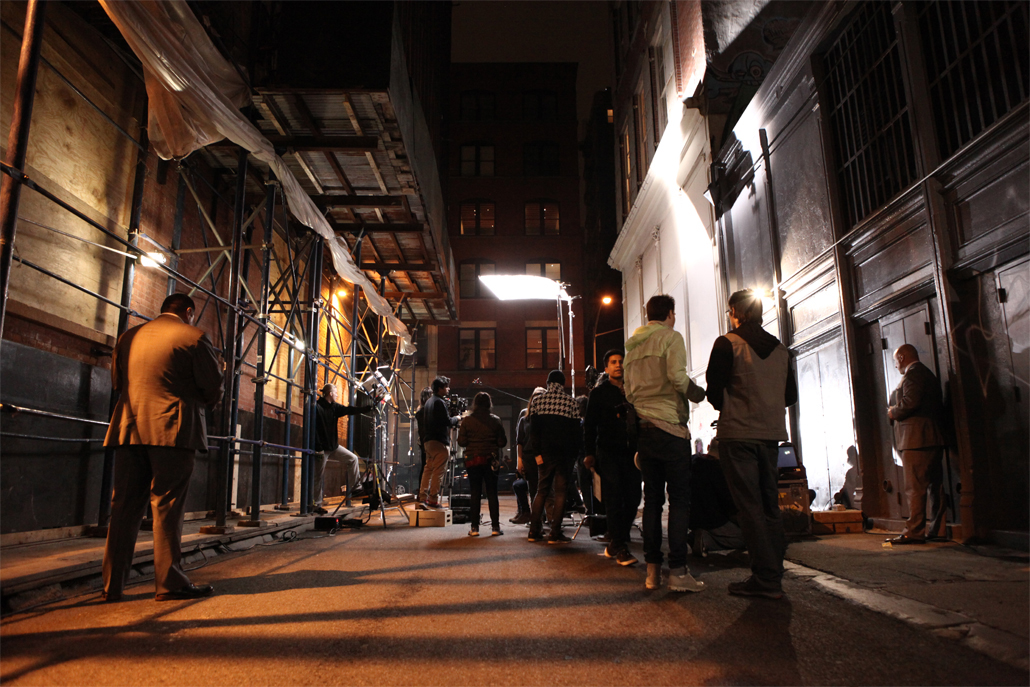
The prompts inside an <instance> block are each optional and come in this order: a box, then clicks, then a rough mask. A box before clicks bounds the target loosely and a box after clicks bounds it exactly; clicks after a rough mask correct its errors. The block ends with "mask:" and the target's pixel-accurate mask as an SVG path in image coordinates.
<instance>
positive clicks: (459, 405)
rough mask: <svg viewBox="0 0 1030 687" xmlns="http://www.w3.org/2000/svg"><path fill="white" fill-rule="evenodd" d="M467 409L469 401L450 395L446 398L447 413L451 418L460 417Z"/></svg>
mask: <svg viewBox="0 0 1030 687" xmlns="http://www.w3.org/2000/svg"><path fill="white" fill-rule="evenodd" d="M468 408H469V400H468V399H467V398H463V397H461V396H459V395H457V394H451V395H450V396H448V397H447V413H448V414H449V415H450V416H451V417H455V416H457V415H461V414H462V413H464V412H465V411H466V410H468Z"/></svg>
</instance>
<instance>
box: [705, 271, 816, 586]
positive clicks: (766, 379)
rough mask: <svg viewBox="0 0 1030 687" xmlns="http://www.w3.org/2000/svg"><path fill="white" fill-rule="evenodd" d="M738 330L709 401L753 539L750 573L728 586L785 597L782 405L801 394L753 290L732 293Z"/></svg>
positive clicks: (712, 363)
mask: <svg viewBox="0 0 1030 687" xmlns="http://www.w3.org/2000/svg"><path fill="white" fill-rule="evenodd" d="M729 316H730V323H731V324H732V325H733V330H732V331H730V332H729V333H728V334H726V336H720V337H719V338H718V339H716V340H715V345H714V346H713V347H712V355H711V357H710V358H709V361H708V372H707V373H706V375H705V377H706V379H707V380H708V402H709V403H711V404H712V406H713V407H714V408H715V409H716V410H718V411H720V412H719V425H718V430H717V433H716V438H717V439H718V440H719V461H720V463H721V464H722V468H723V474H724V475H725V477H726V484H727V485H728V486H729V488H730V494H732V496H733V503H734V504H735V505H736V507H737V519H738V524H739V525H740V529H741V531H742V532H743V534H744V541H745V542H747V551H748V556H749V557H750V559H751V577H749V578H748V579H747V580H745V581H743V582H734V583H732V584H730V585H729V592H730V594H734V595H736V596H763V597H766V598H770V599H781V598H783V586H782V580H783V554H784V552H785V549H786V539H785V538H784V536H783V520H782V518H781V517H780V499H779V489H778V487H777V481H778V479H779V470H778V467H777V459H778V456H779V442H781V441H786V440H787V425H786V421H785V418H784V408H786V407H787V406H791V405H794V403H796V402H797V399H798V390H797V380H796V379H795V377H794V372H793V366H792V365H791V362H790V353H789V352H788V351H787V348H786V347H785V346H784V345H783V344H782V343H780V340H779V339H777V338H776V337H775V336H773V335H772V334H770V333H768V332H767V331H765V330H764V329H762V299H761V297H759V296H758V295H757V294H755V293H754V292H753V291H751V289H744V290H743V291H737V292H735V293H734V294H733V295H732V296H730V303H729Z"/></svg>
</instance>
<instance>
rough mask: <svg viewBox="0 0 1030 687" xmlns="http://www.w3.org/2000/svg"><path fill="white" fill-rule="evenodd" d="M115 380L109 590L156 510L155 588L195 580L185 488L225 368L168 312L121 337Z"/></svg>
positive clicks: (115, 591)
mask: <svg viewBox="0 0 1030 687" xmlns="http://www.w3.org/2000/svg"><path fill="white" fill-rule="evenodd" d="M111 383H112V385H113V387H114V389H115V390H116V391H118V392H119V396H118V401H117V403H116V404H115V408H114V411H113V413H112V414H111V425H110V427H109V428H108V431H107V438H106V439H105V440H104V445H105V446H112V447H116V450H115V472H114V494H113V496H112V499H111V525H110V527H109V529H108V532H107V545H106V548H105V549H104V564H103V575H104V591H105V592H106V594H107V596H108V597H115V598H116V597H118V596H120V595H121V592H122V588H123V587H124V586H125V581H126V579H127V578H128V574H129V568H130V566H131V565H132V554H133V550H134V549H135V546H136V537H137V535H138V534H139V528H140V523H141V521H142V519H143V515H144V513H145V512H146V507H147V501H148V500H149V501H150V504H151V509H152V510H153V514H154V584H155V588H156V593H158V594H162V593H167V592H174V591H176V590H178V589H181V588H183V587H186V586H188V585H189V584H190V581H189V578H188V577H187V576H186V574H185V573H184V572H183V571H182V568H181V567H180V565H179V559H180V558H181V544H180V541H181V539H182V520H183V514H184V510H185V506H186V490H187V488H188V487H189V483H190V475H191V474H192V473H193V461H194V457H195V455H196V452H197V451H207V426H206V424H205V420H204V407H205V406H206V405H211V404H213V403H215V402H217V401H218V400H219V399H220V398H221V397H222V369H221V362H220V361H219V358H218V355H217V354H216V353H215V351H214V348H213V347H212V345H211V341H210V340H209V339H208V337H207V335H206V334H204V332H202V331H201V330H200V329H197V328H196V327H192V326H190V325H188V324H186V323H185V322H183V321H182V320H181V319H179V317H178V316H177V315H175V314H172V313H165V314H162V315H161V316H159V317H158V318H156V319H154V320H153V321H151V322H148V323H146V324H143V325H140V326H138V327H134V328H133V329H130V330H129V331H127V332H125V333H124V334H123V335H122V336H121V337H119V339H118V343H117V344H116V346H115V350H114V353H113V355H112V359H111Z"/></svg>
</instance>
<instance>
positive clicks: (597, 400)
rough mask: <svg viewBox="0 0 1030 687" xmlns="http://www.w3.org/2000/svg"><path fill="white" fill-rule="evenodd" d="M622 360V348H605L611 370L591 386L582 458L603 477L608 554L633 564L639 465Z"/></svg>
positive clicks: (638, 496) (605, 551)
mask: <svg viewBox="0 0 1030 687" xmlns="http://www.w3.org/2000/svg"><path fill="white" fill-rule="evenodd" d="M622 360H623V354H622V351H621V350H614V349H613V350H610V351H608V352H607V353H605V354H604V358H603V361H604V372H605V375H606V376H605V377H604V378H603V380H602V381H601V382H600V383H598V385H597V386H595V387H594V388H593V389H592V390H591V392H590V397H589V400H588V401H587V412H586V419H585V420H584V423H583V428H584V432H583V434H584V437H583V438H584V444H585V449H584V451H585V453H586V455H585V457H584V458H583V464H584V465H585V466H586V467H587V468H589V469H591V470H594V471H596V472H597V474H598V476H600V478H601V498H602V499H603V501H604V512H605V516H606V519H607V525H608V534H609V537H610V541H609V542H608V545H607V546H605V549H604V555H605V556H607V557H608V558H614V559H615V561H616V562H617V563H618V564H619V565H633V564H635V563H637V559H636V556H634V555H633V554H632V553H630V550H629V533H630V528H632V527H633V521H634V520H636V517H637V509H638V508H639V507H640V470H639V469H637V466H636V465H635V464H634V463H633V453H634V451H633V448H632V447H631V446H630V442H629V435H628V433H627V431H626V430H627V428H626V416H627V414H628V412H629V408H628V406H627V404H626V392H625V387H624V384H623V381H624V380H623V369H622Z"/></svg>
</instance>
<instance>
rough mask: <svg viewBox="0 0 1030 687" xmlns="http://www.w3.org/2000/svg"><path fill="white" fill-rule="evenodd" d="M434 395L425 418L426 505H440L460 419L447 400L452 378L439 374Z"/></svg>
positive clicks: (422, 491)
mask: <svg viewBox="0 0 1030 687" xmlns="http://www.w3.org/2000/svg"><path fill="white" fill-rule="evenodd" d="M432 388H433V395H432V396H430V397H429V400H428V401H426V405H425V410H424V412H423V418H424V419H425V425H426V428H425V432H424V435H423V436H424V437H425V446H426V469H425V470H424V471H423V472H422V482H421V484H420V485H419V490H418V500H419V504H420V505H421V506H422V507H423V508H439V507H440V483H441V481H442V480H443V473H444V469H445V468H446V467H447V457H448V447H449V446H450V445H451V428H452V427H457V426H458V422H459V421H460V418H458V417H451V416H450V413H449V412H448V405H447V401H445V400H444V399H445V398H446V397H447V395H448V394H450V392H451V380H450V379H448V378H447V377H437V378H436V379H434V380H433V384H432Z"/></svg>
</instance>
